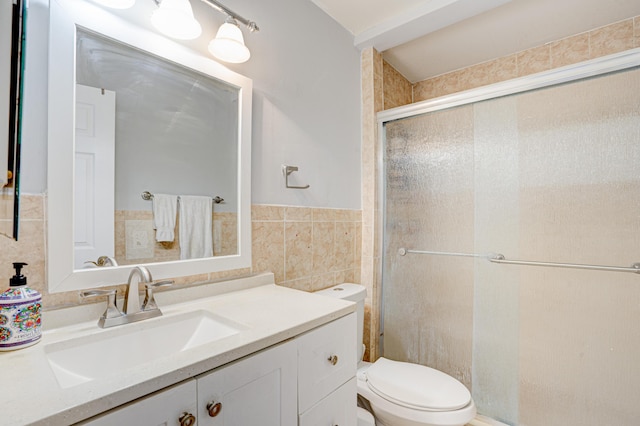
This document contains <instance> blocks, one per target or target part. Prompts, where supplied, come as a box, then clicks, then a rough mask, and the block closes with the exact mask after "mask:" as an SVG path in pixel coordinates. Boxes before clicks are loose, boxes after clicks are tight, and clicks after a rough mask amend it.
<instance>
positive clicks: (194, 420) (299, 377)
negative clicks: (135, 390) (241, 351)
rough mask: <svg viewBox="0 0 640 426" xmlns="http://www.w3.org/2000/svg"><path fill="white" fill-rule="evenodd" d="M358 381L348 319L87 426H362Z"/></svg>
mask: <svg viewBox="0 0 640 426" xmlns="http://www.w3.org/2000/svg"><path fill="white" fill-rule="evenodd" d="M355 374H356V316H355V314H349V315H347V316H345V317H342V318H340V319H337V320H335V321H333V322H330V323H328V324H326V325H323V326H320V327H318V328H316V329H314V330H311V331H309V332H307V333H305V334H302V335H300V336H298V337H296V338H294V339H291V340H289V341H287V342H285V343H281V344H278V345H276V346H273V347H270V348H267V349H264V350H262V351H260V352H257V353H255V354H253V355H249V356H247V357H245V358H242V359H239V360H237V361H234V362H231V363H229V364H226V365H224V366H222V367H219V368H216V369H215V370H212V371H210V372H206V373H203V374H201V375H199V376H197V377H195V378H194V379H190V380H187V381H185V382H182V383H180V384H178V385H176V386H173V387H170V388H167V389H165V390H162V391H159V392H156V393H154V394H151V395H149V396H146V397H143V398H140V399H138V400H136V401H133V402H131V403H129V404H127V405H124V406H122V407H118V408H115V409H113V410H111V411H108V412H107V413H104V414H101V415H99V416H96V417H93V418H91V419H89V420H88V421H86V422H83V423H82V424H84V425H91V426H112V425H133V424H140V425H160V424H162V425H181V426H196V425H199V426H295V425H299V426H326V425H340V426H355V425H356V380H355ZM180 419H182V422H181V421H180Z"/></svg>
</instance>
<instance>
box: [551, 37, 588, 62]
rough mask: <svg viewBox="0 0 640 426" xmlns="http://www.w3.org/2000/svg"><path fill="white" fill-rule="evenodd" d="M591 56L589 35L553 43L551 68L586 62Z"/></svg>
mask: <svg viewBox="0 0 640 426" xmlns="http://www.w3.org/2000/svg"><path fill="white" fill-rule="evenodd" d="M589 58H590V56H589V34H588V33H583V34H578V35H576V36H573V37H568V38H564V39H562V40H558V41H554V42H552V43H551V68H559V67H563V66H565V65H571V64H576V63H578V62H582V61H586V60H588V59H589Z"/></svg>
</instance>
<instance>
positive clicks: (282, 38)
mask: <svg viewBox="0 0 640 426" xmlns="http://www.w3.org/2000/svg"><path fill="white" fill-rule="evenodd" d="M139 1H146V0H139ZM149 1H150V0H149ZM224 3H225V5H226V6H227V7H229V8H230V9H232V10H234V11H236V12H237V13H239V14H241V15H243V16H245V17H246V18H250V19H252V20H255V21H256V22H257V23H258V25H259V26H260V31H259V32H257V33H255V34H247V32H246V31H245V39H246V43H247V46H248V47H249V48H250V49H251V52H252V58H251V59H250V60H249V61H248V62H247V63H245V64H238V65H229V66H228V67H229V68H230V69H233V70H234V71H236V72H238V73H241V74H244V75H246V76H247V77H249V78H251V79H253V82H254V98H253V105H254V106H253V156H252V157H253V158H252V163H253V164H252V194H253V196H252V202H253V203H255V204H284V205H297V206H309V207H332V208H353V209H359V208H360V54H359V52H358V50H357V49H356V48H355V47H353V38H352V36H351V34H349V33H348V32H347V31H346V30H345V29H344V28H342V27H341V26H339V25H338V24H337V23H336V22H335V21H333V20H332V19H331V18H330V17H329V16H327V15H326V14H325V13H324V12H322V11H321V10H320V9H319V8H318V7H316V6H315V5H313V4H312V3H311V2H310V1H306V0H304V1H300V0H270V1H269V2H265V1H261V0H226V1H225V2H224ZM202 7H204V9H203V10H205V11H206V10H207V8H206V6H204V5H201V4H199V2H198V4H196V3H195V2H194V9H195V10H196V15H198V14H199V13H200V10H201V8H202ZM207 15H209V16H210V15H211V12H210V11H209V12H207ZM217 15H218V14H216V16H215V18H216V19H218V18H219V21H215V22H213V20H212V21H211V22H205V21H203V20H201V24H202V25H203V33H204V34H205V36H206V35H210V36H211V37H213V35H214V34H215V31H216V30H217V27H218V25H220V23H221V22H222V20H223V16H222V15H219V16H217ZM28 19H29V20H28V23H27V69H26V75H25V99H24V102H25V104H24V105H25V117H24V131H23V138H24V139H23V141H24V143H23V152H22V154H23V160H22V161H23V163H22V166H23V169H22V170H23V175H22V192H23V193H42V192H44V191H45V190H46V186H47V185H46V141H47V102H46V97H47V63H48V57H47V55H48V48H47V44H48V40H47V38H48V24H47V19H48V1H47V0H31V2H30V8H29V18H28ZM205 36H203V37H201V38H200V39H198V40H197V41H195V42H191V43H190V44H189V45H190V46H192V47H193V48H194V49H197V50H199V51H201V52H202V53H203V54H207V52H206V46H207V43H208V39H210V38H211V37H209V38H206V37H205ZM53 54H55V52H53ZM285 163H286V164H290V165H295V166H299V167H300V171H299V172H297V173H294V174H293V175H292V176H291V178H292V181H291V183H293V184H310V185H311V188H309V189H307V190H293V189H285V187H284V178H283V176H282V174H281V165H282V164H285Z"/></svg>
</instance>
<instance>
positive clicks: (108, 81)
mask: <svg viewBox="0 0 640 426" xmlns="http://www.w3.org/2000/svg"><path fill="white" fill-rule="evenodd" d="M238 102H239V90H238V89H237V88H236V87H233V86H230V85H228V84H226V83H224V82H221V81H219V80H217V79H215V78H212V77H211V76H208V75H205V74H201V73H198V72H196V71H194V70H192V69H188V68H185V67H183V66H180V65H178V64H175V63H172V62H169V61H167V60H166V59H161V58H159V57H156V56H153V55H151V54H148V53H146V52H143V51H141V50H138V49H135V48H133V47H130V46H127V45H125V44H122V43H120V42H117V41H114V40H111V39H108V38H106V37H103V36H100V35H97V34H95V33H93V32H90V31H85V30H80V29H79V30H78V33H77V37H76V129H75V138H76V143H75V151H76V152H75V159H76V160H75V174H74V186H75V189H74V223H73V227H74V235H75V236H74V240H75V241H74V243H75V250H74V267H75V269H84V268H88V267H96V266H97V264H100V263H102V265H101V266H111V265H113V264H114V263H117V264H118V265H127V264H144V263H157V262H166V261H176V260H180V259H192V258H206V257H212V256H225V255H232V254H238V217H237V213H238V196H237V195H238V181H237V176H238V145H237V140H238V120H239V118H238ZM145 192H147V193H148V194H147V195H144V194H145ZM149 195H150V196H149ZM216 197H220V198H222V199H224V201H223V202H221V203H215V202H214V201H213V199H214V198H216ZM99 259H100V261H99Z"/></svg>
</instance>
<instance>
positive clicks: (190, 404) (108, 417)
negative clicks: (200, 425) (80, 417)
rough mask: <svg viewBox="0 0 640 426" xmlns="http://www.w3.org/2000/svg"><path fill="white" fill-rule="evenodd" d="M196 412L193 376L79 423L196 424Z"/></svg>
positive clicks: (94, 425)
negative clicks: (186, 380) (190, 378)
mask: <svg viewBox="0 0 640 426" xmlns="http://www.w3.org/2000/svg"><path fill="white" fill-rule="evenodd" d="M189 416H191V417H189ZM195 416H196V382H195V380H189V381H188V382H185V383H182V384H179V385H176V386H173V387H171V388H169V389H165V390H162V391H160V392H156V393H154V394H152V395H150V396H146V397H144V398H140V399H138V400H135V401H133V402H131V403H129V404H126V405H124V406H122V407H120V408H116V409H114V410H111V411H108V412H107V413H105V414H102V415H100V416H98V417H94V418H92V419H90V420H87V421H85V422H81V423H80V424H82V425H91V426H116V425H122V426H128V425H150V426H156V425H165V426H174V425H176V426H177V425H180V424H185V425H192V426H195V425H196V424H197V420H196V418H195ZM181 419H182V421H181Z"/></svg>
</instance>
